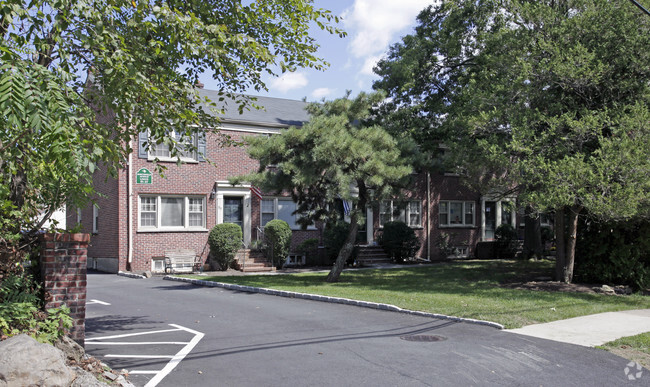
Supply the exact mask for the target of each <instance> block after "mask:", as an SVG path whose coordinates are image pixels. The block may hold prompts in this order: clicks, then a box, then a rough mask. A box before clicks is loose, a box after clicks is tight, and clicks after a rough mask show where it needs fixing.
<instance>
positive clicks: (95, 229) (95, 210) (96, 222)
mask: <svg viewBox="0 0 650 387" xmlns="http://www.w3.org/2000/svg"><path fill="white" fill-rule="evenodd" d="M97 233H99V206H98V205H97V204H93V234H97Z"/></svg>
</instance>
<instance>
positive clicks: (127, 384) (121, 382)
mask: <svg viewBox="0 0 650 387" xmlns="http://www.w3.org/2000/svg"><path fill="white" fill-rule="evenodd" d="M115 383H117V384H119V385H120V386H121V387H135V385H134V384H133V383H131V382H129V381H128V380H126V379H125V378H124V376H122V375H120V376H118V377H117V379H116V380H115Z"/></svg>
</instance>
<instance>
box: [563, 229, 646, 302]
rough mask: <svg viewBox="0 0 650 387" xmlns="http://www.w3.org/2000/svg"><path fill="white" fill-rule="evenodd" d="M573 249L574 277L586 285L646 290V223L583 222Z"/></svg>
mask: <svg viewBox="0 0 650 387" xmlns="http://www.w3.org/2000/svg"><path fill="white" fill-rule="evenodd" d="M579 230H580V231H581V232H580V234H579V238H578V245H577V247H576V262H575V276H576V279H577V280H579V281H581V282H586V283H606V284H611V285H629V286H631V287H632V288H633V289H636V290H643V289H647V288H650V222H649V221H647V220H643V221H630V222H616V223H597V222H593V221H592V220H589V219H587V220H584V221H582V222H581V223H580V228H579Z"/></svg>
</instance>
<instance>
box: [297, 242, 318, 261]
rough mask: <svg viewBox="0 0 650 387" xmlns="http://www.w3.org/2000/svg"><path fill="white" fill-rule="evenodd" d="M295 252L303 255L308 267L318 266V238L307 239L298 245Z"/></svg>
mask: <svg viewBox="0 0 650 387" xmlns="http://www.w3.org/2000/svg"><path fill="white" fill-rule="evenodd" d="M297 250H298V251H300V252H302V253H303V254H305V261H306V264H307V265H308V266H314V265H318V264H319V262H318V238H309V239H305V240H304V241H302V243H301V244H299V245H298V247H297Z"/></svg>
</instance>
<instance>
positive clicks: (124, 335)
mask: <svg viewBox="0 0 650 387" xmlns="http://www.w3.org/2000/svg"><path fill="white" fill-rule="evenodd" d="M180 330H181V329H162V330H159V331H149V332H140V333H125V334H123V335H113V336H104V337H94V338H92V339H88V340H86V342H89V341H95V340H108V339H121V338H123V337H131V336H144V335H153V334H155V333H167V332H178V331H180Z"/></svg>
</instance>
